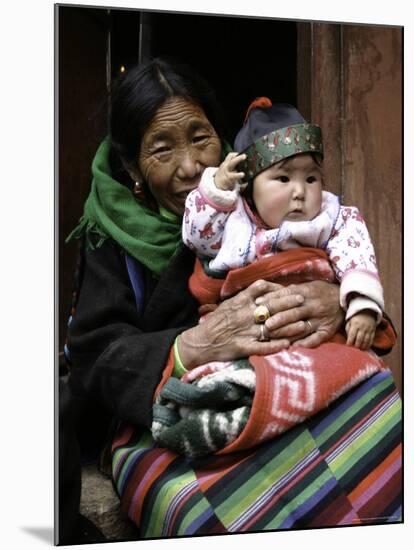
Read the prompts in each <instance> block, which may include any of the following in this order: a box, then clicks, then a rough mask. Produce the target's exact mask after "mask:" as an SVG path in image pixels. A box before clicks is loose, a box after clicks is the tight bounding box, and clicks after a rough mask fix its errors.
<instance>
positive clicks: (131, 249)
mask: <svg viewBox="0 0 414 550" xmlns="http://www.w3.org/2000/svg"><path fill="white" fill-rule="evenodd" d="M109 150H110V142H109V139H108V138H106V139H105V140H104V141H103V142H102V143H101V145H100V146H99V148H98V150H97V152H96V155H95V158H94V160H93V162H92V176H93V177H92V186H91V191H90V194H89V196H88V198H87V199H86V202H85V205H84V211H83V215H82V217H81V219H80V221H79V224H78V225H77V227H76V228H75V229H74V230H73V231H72V233H71V234H70V235H69V236H68V238H67V239H66V242H68V241H69V240H71V239H72V238H79V237H81V236H82V235H83V234H86V236H87V244H88V246H90V247H91V248H95V247H100V246H101V245H102V243H103V242H104V241H105V240H106V239H107V238H112V239H113V240H114V241H116V242H117V243H118V244H119V245H120V246H121V247H122V248H123V249H124V250H126V252H128V254H130V255H131V256H133V257H134V258H136V259H137V260H139V261H140V262H141V263H142V264H144V265H145V266H146V267H148V269H149V270H150V271H152V272H153V273H155V274H156V275H160V273H161V272H162V271H163V269H164V268H165V267H166V265H167V264H168V262H169V261H170V259H171V257H172V256H173V255H174V253H175V251H176V250H177V248H178V245H179V244H180V239H181V220H180V218H179V217H178V216H175V215H173V214H171V213H167V215H166V211H165V212H164V215H163V214H160V213H158V212H154V211H153V210H151V209H149V208H147V207H146V206H144V205H143V204H142V203H140V202H138V201H137V200H136V198H135V197H134V195H133V194H132V192H131V190H130V189H128V188H127V187H125V186H124V185H121V184H120V183H118V182H117V181H116V180H114V179H113V178H112V177H111V169H110V166H109Z"/></svg>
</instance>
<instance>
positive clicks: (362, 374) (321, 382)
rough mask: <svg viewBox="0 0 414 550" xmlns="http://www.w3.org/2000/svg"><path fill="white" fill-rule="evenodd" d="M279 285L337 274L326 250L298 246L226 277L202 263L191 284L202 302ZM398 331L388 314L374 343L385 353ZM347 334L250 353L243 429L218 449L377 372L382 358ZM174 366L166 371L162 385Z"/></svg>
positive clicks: (271, 432) (213, 367)
mask: <svg viewBox="0 0 414 550" xmlns="http://www.w3.org/2000/svg"><path fill="white" fill-rule="evenodd" d="M259 278H260V279H267V280H272V281H274V282H277V283H279V284H284V285H287V284H291V283H299V282H303V281H311V280H326V281H333V280H334V274H333V270H332V268H331V266H330V264H329V261H328V259H327V256H326V254H325V253H324V252H322V251H321V250H317V249H309V248H308V249H307V248H300V249H295V250H291V251H287V252H283V253H280V254H278V255H275V256H271V257H268V258H266V259H264V260H261V261H258V262H255V263H253V264H251V265H249V266H247V267H245V268H242V269H237V270H234V271H232V272H230V273H229V274H228V275H227V277H226V279H212V278H210V277H208V276H207V275H206V274H205V273H204V271H203V269H202V266H201V265H200V264H199V263H198V264H197V266H196V269H195V271H194V274H193V275H192V277H191V281H190V288H191V290H192V292H193V293H194V294H195V295H196V297H197V298H198V299H199V300H200V303H201V304H203V306H207V308H208V306H209V304H210V303H213V304H214V303H216V302H217V301H219V300H220V299H223V298H226V297H228V296H231V295H233V294H236V293H237V292H239V291H240V290H242V289H243V288H245V287H247V286H248V285H249V284H251V283H252V282H254V281H255V280H257V279H259ZM395 339H396V337H395V333H394V331H393V329H392V327H391V325H390V324H389V323H388V321H386V320H385V319H384V320H383V321H382V323H381V324H380V325H379V326H378V329H377V334H376V337H375V340H374V348H375V349H376V350H377V351H381V352H382V353H384V352H387V351H389V350H390V349H391V347H392V346H393V344H394V343H395ZM345 341H346V340H345V335H344V333H343V332H342V333H338V334H336V335H335V337H334V338H333V339H332V341H331V342H328V343H325V344H322V345H320V346H318V347H317V348H314V349H308V348H304V347H299V346H298V347H291V348H289V349H288V350H284V351H282V352H279V353H277V354H273V355H269V356H252V357H249V363H250V365H252V366H253V368H254V371H255V375H256V384H255V390H254V398H253V403H252V407H251V412H250V415H249V418H248V420H247V424H245V426H244V427H243V429H242V431H241V433H239V435H238V436H237V437H236V438H235V440H233V441H232V442H230V443H229V444H228V445H226V446H225V447H224V448H223V449H221V450H220V451H218V454H223V453H230V452H233V451H239V450H243V449H248V448H251V447H254V446H255V445H257V444H259V443H262V442H263V441H266V440H268V439H271V438H273V437H275V436H277V435H278V434H281V433H282V432H284V431H286V430H287V429H289V428H290V427H292V426H294V425H296V424H298V423H300V422H303V421H304V420H305V419H306V418H308V417H310V416H312V415H314V414H316V413H317V412H319V411H321V410H322V409H324V408H325V407H327V406H328V405H329V404H330V403H331V402H332V401H334V400H335V399H337V398H338V397H339V396H340V395H342V394H344V393H345V392H346V391H348V390H349V389H351V388H353V387H354V386H356V385H357V384H359V383H360V382H362V381H363V380H365V379H367V378H368V377H370V376H372V375H373V374H375V373H376V372H378V371H380V370H382V369H385V368H386V365H385V364H384V362H383V361H382V360H381V359H380V358H379V357H378V356H377V355H376V354H375V353H374V352H372V351H370V352H363V351H361V350H359V349H357V348H354V347H350V346H346V345H344V344H345ZM172 365H173V357H172V355H171V356H170V360H169V368H167V369H166V371H165V373H164V377H163V380H162V382H161V384H160V387H161V386H162V385H163V384H164V382H165V381H166V379H167V378H168V376H169V374H170V373H171V370H172ZM223 368H224V365H223V364H219V363H211V364H208V365H204V366H202V367H199V368H198V369H195V370H194V371H190V372H189V373H188V374H187V375H186V376H185V377H184V378H183V381H184V382H187V383H191V382H192V381H194V380H196V379H199V378H202V377H205V376H210V375H211V374H212V373H214V372H216V371H218V370H221V369H223Z"/></svg>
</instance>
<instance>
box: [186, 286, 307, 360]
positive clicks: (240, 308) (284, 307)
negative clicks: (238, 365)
mask: <svg viewBox="0 0 414 550" xmlns="http://www.w3.org/2000/svg"><path fill="white" fill-rule="evenodd" d="M282 290H283V287H282V286H281V285H278V284H276V283H271V282H268V281H263V280H260V281H256V282H255V283H253V284H251V285H250V286H249V287H248V288H246V289H245V290H242V291H241V292H239V293H238V294H237V295H236V296H233V297H232V298H228V299H227V300H225V301H224V302H222V303H221V304H220V305H219V306H218V307H217V309H215V310H214V311H213V312H211V313H209V314H208V315H206V316H205V317H204V318H203V320H202V322H201V323H200V324H199V325H197V326H196V327H193V328H191V329H188V330H186V331H184V332H183V333H182V334H181V335H180V337H179V339H178V350H179V354H180V358H181V360H182V362H183V364H184V365H185V366H186V368H187V369H192V368H194V367H196V366H198V365H202V364H204V363H208V362H210V361H231V360H234V359H239V358H242V357H248V356H249V355H268V354H271V353H276V352H278V351H280V350H282V349H284V348H287V347H289V345H290V339H289V338H288V337H287V336H288V335H283V336H277V335H272V336H271V335H268V334H266V336H271V339H270V340H269V341H259V338H260V336H261V326H260V325H259V324H256V323H255V321H254V310H255V308H256V307H257V300H258V299H259V298H260V297H261V296H273V299H272V306H271V314H272V315H274V316H278V315H281V314H286V313H288V312H289V311H295V310H296V309H297V308H298V306H300V305H301V304H303V302H304V300H305V298H304V297H303V295H302V293H299V292H298V293H294V292H293V291H292V292H282V293H281V294H280V292H281V291H282ZM278 292H279V295H278V296H277V298H276V294H277V293H278Z"/></svg>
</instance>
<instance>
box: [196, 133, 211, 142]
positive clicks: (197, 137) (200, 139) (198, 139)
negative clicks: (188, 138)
mask: <svg viewBox="0 0 414 550" xmlns="http://www.w3.org/2000/svg"><path fill="white" fill-rule="evenodd" d="M208 137H209V136H208V135H204V134H203V135H199V136H194V137H193V142H194V143H201V142H202V141H205V140H206V139H207V138H208Z"/></svg>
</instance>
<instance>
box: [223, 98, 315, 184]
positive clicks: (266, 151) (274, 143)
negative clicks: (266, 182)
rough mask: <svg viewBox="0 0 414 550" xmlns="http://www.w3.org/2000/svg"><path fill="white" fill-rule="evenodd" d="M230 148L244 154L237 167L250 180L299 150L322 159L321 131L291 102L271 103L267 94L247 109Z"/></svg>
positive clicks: (298, 152)
mask: <svg viewBox="0 0 414 550" xmlns="http://www.w3.org/2000/svg"><path fill="white" fill-rule="evenodd" d="M234 149H235V151H239V152H240V153H244V154H246V155H247V159H246V160H245V161H244V162H243V163H240V165H239V167H238V168H239V169H240V170H242V171H243V172H244V173H245V174H246V178H245V179H246V180H247V181H251V180H253V178H255V177H256V176H257V175H258V174H260V172H263V170H266V169H267V168H269V167H270V166H272V165H273V164H276V163H277V162H279V161H281V160H283V159H286V158H288V157H292V156H294V155H298V154H300V153H317V154H319V155H320V156H321V157H322V158H323V144H322V131H321V128H320V127H319V126H317V125H316V124H310V123H309V122H306V120H305V119H304V118H303V116H302V115H301V114H300V113H299V111H298V110H297V109H295V107H293V106H292V105H289V104H287V103H275V104H272V102H271V101H270V99H268V98H267V97H260V98H257V99H255V100H254V101H253V102H252V103H251V105H250V107H249V109H248V110H247V114H246V118H245V121H244V125H243V127H242V129H241V130H240V131H239V133H238V134H237V136H236V139H235V142H234Z"/></svg>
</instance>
